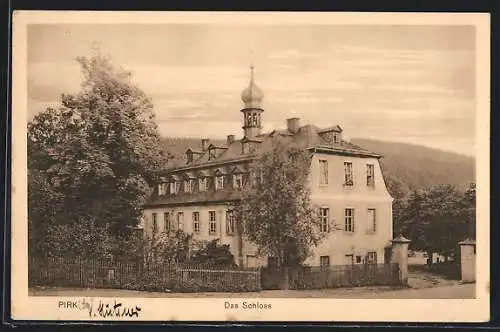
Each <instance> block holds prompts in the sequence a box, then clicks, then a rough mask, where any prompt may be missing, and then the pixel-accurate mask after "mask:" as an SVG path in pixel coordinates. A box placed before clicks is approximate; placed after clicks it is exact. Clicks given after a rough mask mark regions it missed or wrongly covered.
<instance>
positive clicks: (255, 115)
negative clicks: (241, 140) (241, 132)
mask: <svg viewBox="0 0 500 332" xmlns="http://www.w3.org/2000/svg"><path fill="white" fill-rule="evenodd" d="M252 125H253V126H254V127H257V113H254V114H253V123H252Z"/></svg>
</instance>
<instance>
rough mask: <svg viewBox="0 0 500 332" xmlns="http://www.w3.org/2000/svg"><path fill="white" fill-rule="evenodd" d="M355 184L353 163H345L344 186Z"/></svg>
mask: <svg viewBox="0 0 500 332" xmlns="http://www.w3.org/2000/svg"><path fill="white" fill-rule="evenodd" d="M353 184H354V180H353V176H352V163H351V162H345V163H344V186H352V185H353Z"/></svg>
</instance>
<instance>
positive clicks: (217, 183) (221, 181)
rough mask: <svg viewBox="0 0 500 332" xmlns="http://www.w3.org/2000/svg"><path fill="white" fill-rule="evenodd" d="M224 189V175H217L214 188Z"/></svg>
mask: <svg viewBox="0 0 500 332" xmlns="http://www.w3.org/2000/svg"><path fill="white" fill-rule="evenodd" d="M221 189H224V175H219V176H217V177H216V178H215V190H221Z"/></svg>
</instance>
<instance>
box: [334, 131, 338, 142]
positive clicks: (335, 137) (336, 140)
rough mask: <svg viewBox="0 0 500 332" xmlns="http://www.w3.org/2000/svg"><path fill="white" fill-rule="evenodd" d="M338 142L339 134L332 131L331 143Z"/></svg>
mask: <svg viewBox="0 0 500 332" xmlns="http://www.w3.org/2000/svg"><path fill="white" fill-rule="evenodd" d="M338 142H339V134H338V133H333V143H338Z"/></svg>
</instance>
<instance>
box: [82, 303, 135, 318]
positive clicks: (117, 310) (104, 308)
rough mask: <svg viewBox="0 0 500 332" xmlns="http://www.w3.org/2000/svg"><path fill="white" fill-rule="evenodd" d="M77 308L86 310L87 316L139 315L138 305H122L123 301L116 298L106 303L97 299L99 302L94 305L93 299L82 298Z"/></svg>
mask: <svg viewBox="0 0 500 332" xmlns="http://www.w3.org/2000/svg"><path fill="white" fill-rule="evenodd" d="M77 308H78V309H80V310H87V311H88V313H89V317H92V318H93V317H102V318H107V317H139V312H140V311H141V308H140V307H138V306H134V307H128V306H124V305H123V303H121V302H117V301H116V300H114V301H113V303H106V302H103V301H102V300H99V304H98V305H97V306H94V303H93V301H92V300H91V301H90V302H88V301H87V300H85V299H82V300H80V301H79V302H78V304H77Z"/></svg>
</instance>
